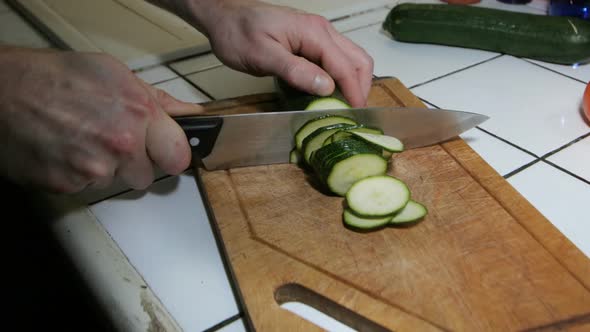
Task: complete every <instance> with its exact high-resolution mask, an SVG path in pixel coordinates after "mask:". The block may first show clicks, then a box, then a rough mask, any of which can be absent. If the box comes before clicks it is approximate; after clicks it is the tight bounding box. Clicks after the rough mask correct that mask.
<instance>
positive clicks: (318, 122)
mask: <svg viewBox="0 0 590 332" xmlns="http://www.w3.org/2000/svg"><path fill="white" fill-rule="evenodd" d="M337 123H346V124H351V125H356V124H357V123H356V121H354V120H353V119H351V118H347V117H344V116H338V115H330V114H327V115H323V116H320V117H318V118H315V119H311V120H309V121H307V122H306V123H305V124H304V125H303V126H301V128H299V130H297V132H296V133H295V147H296V148H297V150H301V147H302V145H303V140H304V139H305V138H306V137H307V135H309V134H311V133H312V132H314V130H316V129H318V128H320V127H324V126H329V125H333V124H337Z"/></svg>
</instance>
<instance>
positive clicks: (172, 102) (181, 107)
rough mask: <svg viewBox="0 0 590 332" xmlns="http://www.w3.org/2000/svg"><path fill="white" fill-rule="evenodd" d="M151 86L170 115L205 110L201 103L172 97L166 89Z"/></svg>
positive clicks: (188, 113) (181, 114) (199, 112)
mask: <svg viewBox="0 0 590 332" xmlns="http://www.w3.org/2000/svg"><path fill="white" fill-rule="evenodd" d="M145 84H147V83H145ZM149 88H150V89H151V90H153V91H154V92H153V94H154V95H155V99H156V101H157V102H158V104H160V107H161V108H162V109H163V110H164V111H165V112H166V113H168V115H170V116H184V115H195V114H201V113H203V112H204V110H203V106H201V105H199V104H193V103H185V102H183V101H180V100H178V99H176V98H174V97H172V96H171V95H169V94H168V93H166V92H165V91H164V90H161V89H156V88H153V87H151V86H150V87H149Z"/></svg>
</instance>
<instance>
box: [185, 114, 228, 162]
mask: <svg viewBox="0 0 590 332" xmlns="http://www.w3.org/2000/svg"><path fill="white" fill-rule="evenodd" d="M174 120H175V121H176V122H177V123H178V124H179V125H180V127H181V128H182V130H184V133H185V134H186V138H187V139H188V142H189V144H190V146H191V150H192V153H193V162H195V161H197V162H199V164H201V163H200V161H201V160H202V159H203V158H205V157H207V156H208V155H209V154H210V153H211V151H212V150H213V146H214V145H215V141H216V140H217V136H218V135H219V131H220V130H221V126H222V124H223V119H222V118H220V117H199V116H192V117H184V118H183V117H177V118H175V119H174Z"/></svg>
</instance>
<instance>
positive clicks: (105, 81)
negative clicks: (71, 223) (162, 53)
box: [0, 48, 202, 193]
mask: <svg viewBox="0 0 590 332" xmlns="http://www.w3.org/2000/svg"><path fill="white" fill-rule="evenodd" d="M201 111H202V108H201V107H200V106H198V105H194V104H187V103H183V102H180V101H178V100H176V99H174V98H172V97H171V96H169V95H168V94H166V93H165V92H163V91H161V90H158V89H155V88H153V87H151V86H150V85H148V84H146V83H145V82H143V81H141V80H140V79H139V78H137V77H136V76H135V75H134V74H133V73H132V72H131V71H130V70H129V69H128V68H127V67H125V66H124V65H123V64H121V63H120V62H118V61H117V60H115V59H114V58H112V57H110V56H107V55H101V54H90V53H74V52H58V51H51V50H42V51H41V50H37V51H34V50H28V49H18V48H0V172H1V174H3V176H5V177H7V178H9V179H11V180H13V181H15V182H17V183H20V184H24V185H33V186H36V187H41V188H43V189H48V190H50V191H53V192H59V193H72V192H77V191H80V190H82V189H84V188H85V187H87V186H92V187H97V188H102V187H105V186H108V185H109V184H110V183H111V182H112V181H113V180H114V179H115V178H119V179H120V180H121V181H122V182H123V183H125V184H127V185H128V186H130V187H131V188H134V189H143V188H145V187H147V186H148V185H149V184H151V183H152V181H153V166H154V165H157V166H158V167H160V168H161V169H162V170H163V171H164V172H166V173H168V174H179V173H181V172H182V171H184V170H185V169H186V168H187V167H188V165H189V163H190V148H189V145H188V143H187V141H186V136H185V135H184V133H183V132H182V130H181V129H180V127H179V126H178V125H177V124H176V123H175V122H174V121H173V120H172V118H171V117H170V115H182V114H186V113H199V112H201Z"/></svg>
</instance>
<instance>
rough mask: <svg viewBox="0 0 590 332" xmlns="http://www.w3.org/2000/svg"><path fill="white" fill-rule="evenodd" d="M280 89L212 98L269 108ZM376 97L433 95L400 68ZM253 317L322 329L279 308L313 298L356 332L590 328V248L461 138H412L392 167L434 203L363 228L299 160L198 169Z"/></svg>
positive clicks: (228, 106)
mask: <svg viewBox="0 0 590 332" xmlns="http://www.w3.org/2000/svg"><path fill="white" fill-rule="evenodd" d="M276 102H277V97H276V96H275V95H273V94H266V95H258V96H249V97H244V98H237V99H233V100H226V101H222V102H213V103H211V104H209V105H207V109H208V110H209V111H210V112H211V113H213V114H216V113H217V114H222V113H242V112H257V111H265V110H271V109H273V108H274V107H275V106H276ZM369 104H370V106H414V107H425V106H424V105H423V104H422V103H421V102H420V101H419V100H418V99H417V98H416V97H415V96H414V95H413V94H412V93H411V92H410V91H409V90H408V89H406V88H405V87H404V86H403V84H401V83H400V82H399V81H398V80H396V79H394V78H387V79H380V80H376V81H375V83H374V86H373V89H372V91H371V94H370V97H369ZM195 173H196V174H198V176H197V181H198V182H199V187H200V188H201V191H202V195H203V197H204V198H205V199H206V201H207V202H208V206H209V210H210V211H209V212H210V217H211V219H212V222H213V225H214V229H215V231H216V232H217V236H218V240H219V242H220V243H221V247H222V252H223V253H224V255H225V259H226V263H227V266H228V270H229V272H230V275H231V277H232V278H233V279H234V281H235V284H236V285H237V287H236V293H237V294H238V298H239V300H240V302H241V304H242V309H243V310H244V311H245V313H246V315H245V316H246V321H247V323H248V324H249V325H250V327H251V328H253V329H255V330H257V331H297V330H300V331H314V330H319V328H318V327H317V326H315V325H313V324H312V323H310V322H308V321H306V320H304V319H302V318H300V317H299V316H297V315H295V314H293V313H291V312H289V311H287V310H285V309H283V308H281V307H280V304H281V303H285V302H289V301H299V302H303V303H306V304H308V305H310V306H312V307H315V308H316V309H319V310H320V311H323V312H325V313H327V314H328V315H330V316H332V317H335V318H337V319H339V320H340V321H342V322H344V323H345V324H347V325H349V326H351V327H353V328H355V329H357V330H360V331H388V330H391V331H393V330H395V331H439V330H453V331H517V330H518V331H522V330H533V331H557V330H559V331H561V330H571V331H582V330H590V260H589V259H588V258H586V256H585V255H584V254H583V253H582V252H580V251H579V250H578V249H577V248H576V247H575V246H574V245H573V244H572V243H571V242H570V241H569V240H567V239H566V238H565V237H564V236H563V235H562V234H561V233H560V232H559V231H558V230H557V229H556V228H555V227H553V225H552V224H551V223H550V222H549V221H547V220H546V219H545V218H544V217H543V216H542V215H541V214H540V213H539V212H538V211H537V210H536V209H534V208H533V207H532V206H531V205H530V204H529V203H528V202H527V201H526V200H525V199H524V198H523V197H522V196H521V195H519V194H518V193H517V192H516V191H515V190H514V189H513V188H512V187H511V186H510V185H509V184H508V183H507V182H506V181H505V180H504V179H503V178H502V177H501V176H500V175H498V174H497V173H496V172H495V171H494V170H493V169H492V168H491V167H490V166H489V165H487V164H486V163H485V162H484V161H483V160H482V159H481V158H480V157H479V156H478V155H477V154H476V153H475V152H474V151H473V150H472V149H471V148H470V147H469V146H468V145H467V144H465V142H464V141H462V140H461V139H459V138H457V139H454V140H452V141H448V142H445V143H444V144H440V145H436V146H431V147H425V148H419V149H413V150H407V151H405V152H403V153H401V154H399V155H397V156H395V157H394V158H393V159H392V161H391V171H390V174H391V175H393V176H395V177H398V178H400V179H402V180H403V181H404V182H406V183H407V184H408V186H409V187H410V189H411V192H412V195H413V197H414V198H415V199H416V200H418V201H420V202H423V203H424V204H425V205H426V206H427V207H428V209H429V214H428V216H427V217H426V218H425V219H424V220H423V221H421V222H420V223H418V224H416V225H414V226H411V227H398V228H394V227H389V228H385V229H381V230H378V231H374V232H365V233H361V232H356V231H353V230H351V229H348V228H346V227H345V226H344V225H343V222H342V216H341V214H342V203H343V199H342V198H341V197H333V196H326V195H325V194H322V193H321V192H319V191H318V190H316V189H315V188H314V187H313V186H312V185H311V184H310V182H309V181H308V179H307V178H306V174H305V173H304V172H303V171H302V170H301V169H299V168H298V167H297V166H295V165H290V164H285V165H271V166H258V167H246V168H236V169H231V170H227V171H213V172H207V171H203V170H198V172H195Z"/></svg>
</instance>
